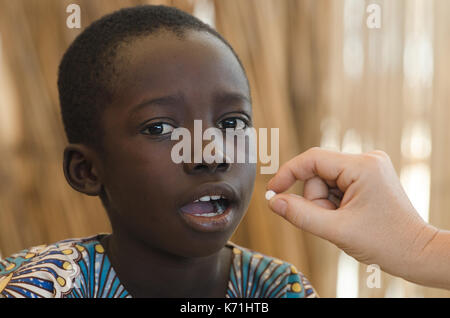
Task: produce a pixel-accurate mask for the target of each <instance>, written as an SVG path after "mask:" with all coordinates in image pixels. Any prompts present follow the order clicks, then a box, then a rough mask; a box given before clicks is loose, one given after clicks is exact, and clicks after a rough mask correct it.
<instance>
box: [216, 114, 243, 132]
mask: <svg viewBox="0 0 450 318" xmlns="http://www.w3.org/2000/svg"><path fill="white" fill-rule="evenodd" d="M247 126H248V124H247V123H246V122H245V121H244V120H242V119H240V118H237V117H232V118H225V119H224V120H222V121H221V122H220V123H219V128H221V129H227V128H232V129H236V130H238V129H245V128H247Z"/></svg>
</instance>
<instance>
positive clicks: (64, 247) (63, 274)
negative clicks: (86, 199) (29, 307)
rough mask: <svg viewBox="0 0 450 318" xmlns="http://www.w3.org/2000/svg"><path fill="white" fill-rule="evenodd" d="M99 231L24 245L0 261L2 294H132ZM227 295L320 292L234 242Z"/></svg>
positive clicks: (276, 262)
mask: <svg viewBox="0 0 450 318" xmlns="http://www.w3.org/2000/svg"><path fill="white" fill-rule="evenodd" d="M104 235H105V234H98V235H95V236H91V237H86V238H81V239H68V240H64V241H60V242H57V243H54V244H51V245H40V246H36V247H32V248H30V249H26V250H23V251H21V252H19V253H17V254H14V255H12V256H11V257H8V258H5V259H2V260H0V298H3V297H5V298H41V297H45V298H49V297H55V298H60V297H64V298H131V297H132V296H131V294H130V293H129V292H128V291H127V290H126V289H125V287H124V286H123V285H122V284H121V282H120V280H119V277H118V276H117V275H116V272H115V271H114V268H113V267H112V266H111V262H110V261H109V258H108V256H107V255H106V253H105V250H104V248H103V246H102V245H101V244H100V239H101V238H102V236H104ZM227 247H228V248H230V249H232V263H231V267H230V276H229V281H228V289H227V292H226V295H225V297H226V298H247V297H251V298H272V297H274V298H303V297H316V293H315V291H314V289H313V287H312V286H311V284H310V283H309V282H308V280H307V279H306V277H305V276H304V275H303V274H301V273H299V272H298V271H297V269H296V268H295V267H294V266H293V265H291V264H289V263H286V262H283V261H281V260H278V259H276V258H272V257H268V256H265V255H262V254H260V253H256V252H254V251H251V250H249V249H246V248H243V247H240V246H237V245H235V244H233V243H231V242H229V243H228V244H227Z"/></svg>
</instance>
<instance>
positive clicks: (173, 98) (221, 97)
mask: <svg viewBox="0 0 450 318" xmlns="http://www.w3.org/2000/svg"><path fill="white" fill-rule="evenodd" d="M184 102H185V99H184V96H183V95H182V94H180V93H178V94H173V95H167V96H162V97H157V98H153V99H148V100H144V101H143V102H141V103H139V104H137V105H136V106H134V107H133V108H132V109H131V112H130V116H132V115H133V114H134V113H136V112H137V111H138V110H139V109H141V108H143V107H146V106H150V105H160V106H164V105H177V104H180V103H184ZM239 102H247V103H248V104H250V105H251V101H250V99H249V98H248V97H247V96H246V95H243V94H241V93H237V92H224V91H221V92H218V93H216V94H215V95H214V104H215V105H219V106H222V105H229V104H233V103H239Z"/></svg>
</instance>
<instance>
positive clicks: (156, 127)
mask: <svg viewBox="0 0 450 318" xmlns="http://www.w3.org/2000/svg"><path fill="white" fill-rule="evenodd" d="M174 129H175V127H173V126H172V125H171V124H168V123H154V124H151V125H148V126H147V127H145V128H144V129H143V130H142V132H143V133H144V134H146V135H152V136H158V135H165V134H169V133H171V132H172V131H173V130H174Z"/></svg>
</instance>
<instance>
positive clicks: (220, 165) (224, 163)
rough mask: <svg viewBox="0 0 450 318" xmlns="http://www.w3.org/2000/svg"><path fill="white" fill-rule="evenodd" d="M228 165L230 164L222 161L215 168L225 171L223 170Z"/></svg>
mask: <svg viewBox="0 0 450 318" xmlns="http://www.w3.org/2000/svg"><path fill="white" fill-rule="evenodd" d="M229 166H230V165H229V164H228V163H226V162H223V163H220V164H219V165H218V166H217V170H222V171H225V170H227V169H228V167H229Z"/></svg>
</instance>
